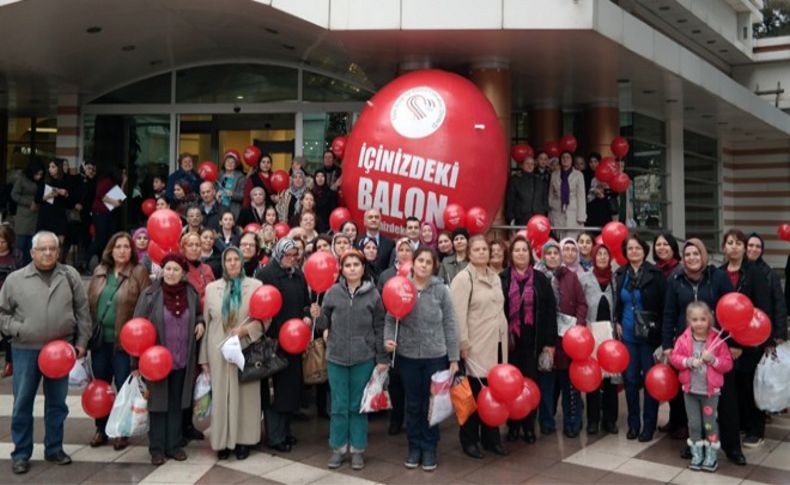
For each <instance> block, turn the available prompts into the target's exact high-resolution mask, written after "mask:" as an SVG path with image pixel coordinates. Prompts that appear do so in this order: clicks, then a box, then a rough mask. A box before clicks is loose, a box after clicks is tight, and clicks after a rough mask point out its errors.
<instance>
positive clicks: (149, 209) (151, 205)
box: [140, 197, 156, 217]
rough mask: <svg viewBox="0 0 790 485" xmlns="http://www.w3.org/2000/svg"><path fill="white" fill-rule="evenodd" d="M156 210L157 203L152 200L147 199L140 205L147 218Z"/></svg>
mask: <svg viewBox="0 0 790 485" xmlns="http://www.w3.org/2000/svg"><path fill="white" fill-rule="evenodd" d="M155 210H156V201H155V200H154V199H152V198H150V197H149V198H148V199H145V200H144V201H143V202H142V204H140V211H142V213H143V214H145V216H146V217H148V216H150V215H151V214H153V213H154V211H155Z"/></svg>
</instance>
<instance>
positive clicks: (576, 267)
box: [560, 237, 584, 276]
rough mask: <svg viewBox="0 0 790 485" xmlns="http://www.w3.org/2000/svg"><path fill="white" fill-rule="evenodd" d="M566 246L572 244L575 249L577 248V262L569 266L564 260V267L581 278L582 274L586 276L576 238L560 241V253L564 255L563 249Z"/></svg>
mask: <svg viewBox="0 0 790 485" xmlns="http://www.w3.org/2000/svg"><path fill="white" fill-rule="evenodd" d="M566 244H572V245H573V247H575V248H576V260H575V261H574V262H573V263H571V264H567V263H565V260H564V259H563V260H562V266H565V267H566V268H568V269H569V270H571V271H573V272H574V273H576V275H578V276H581V275H582V274H584V268H582V265H581V258H580V257H579V244H578V243H577V242H576V240H575V239H574V238H572V237H566V238H565V239H563V240H562V241H560V253H562V248H564V247H565V245H566Z"/></svg>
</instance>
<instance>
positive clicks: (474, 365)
mask: <svg viewBox="0 0 790 485" xmlns="http://www.w3.org/2000/svg"><path fill="white" fill-rule="evenodd" d="M464 362H465V363H467V364H472V367H474V370H475V372H479V371H480V370H483V371H485V367H483V366H482V365H480V364H478V363H477V362H475V361H474V360H472V359H470V358H469V357H467V358H465V359H464ZM472 377H474V378H475V379H477V381H478V382H479V383H480V387H485V384H483V380H482V379H481V378H480V376H472Z"/></svg>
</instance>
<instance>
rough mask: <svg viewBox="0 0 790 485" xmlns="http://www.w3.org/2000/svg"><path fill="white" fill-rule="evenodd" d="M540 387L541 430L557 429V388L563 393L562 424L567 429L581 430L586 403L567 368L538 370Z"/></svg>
mask: <svg viewBox="0 0 790 485" xmlns="http://www.w3.org/2000/svg"><path fill="white" fill-rule="evenodd" d="M538 386H539V387H540V406H539V413H538V419H539V421H540V429H541V430H555V429H557V425H556V423H555V419H554V414H555V413H556V410H557V403H556V402H555V397H554V396H555V394H554V392H555V389H556V388H559V390H560V391H561V393H562V426H563V429H564V430H565V431H574V432H579V430H581V427H582V411H583V410H584V403H583V402H582V396H581V393H580V392H579V391H578V390H577V389H576V388H574V387H573V385H572V384H571V379H570V377H569V375H568V371H567V370H553V371H551V372H538Z"/></svg>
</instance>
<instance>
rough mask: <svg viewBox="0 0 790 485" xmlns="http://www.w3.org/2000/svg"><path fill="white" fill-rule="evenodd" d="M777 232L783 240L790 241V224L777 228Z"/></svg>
mask: <svg viewBox="0 0 790 485" xmlns="http://www.w3.org/2000/svg"><path fill="white" fill-rule="evenodd" d="M776 234H777V235H778V236H779V239H781V240H782V241H790V224H782V225H781V226H779V227H778V228H777V229H776Z"/></svg>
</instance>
